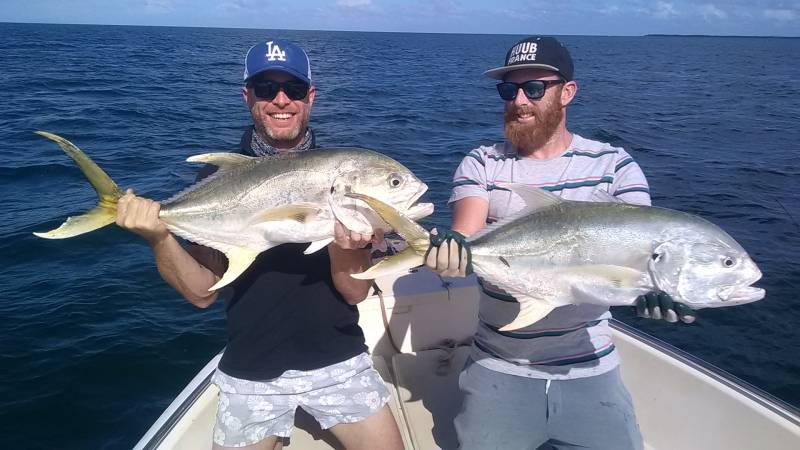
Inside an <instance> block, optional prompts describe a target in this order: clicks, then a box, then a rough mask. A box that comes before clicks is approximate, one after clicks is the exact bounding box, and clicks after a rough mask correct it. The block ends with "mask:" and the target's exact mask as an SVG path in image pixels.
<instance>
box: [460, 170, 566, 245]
mask: <svg viewBox="0 0 800 450" xmlns="http://www.w3.org/2000/svg"><path fill="white" fill-rule="evenodd" d="M497 186H499V187H501V188H503V189H507V190H509V191H511V192H513V193H514V194H516V195H517V196H518V197H520V198H521V199H522V201H523V202H524V203H525V206H524V207H523V208H522V209H521V210H519V211H517V212H515V213H514V214H509V215H508V216H506V217H504V218H502V219H500V220H498V221H497V222H495V223H493V224H491V225H488V226H486V227H484V228H483V229H481V230H480V231H478V232H477V233H475V234H473V235H472V236H470V239H469V240H470V241H474V240H476V239H478V238H480V237H482V236H484V235H486V234H489V233H491V232H492V231H493V230H495V229H496V228H500V227H502V226H503V225H505V224H507V223H509V222H513V221H515V220H517V219H519V218H520V217H522V216H527V215H530V214H533V213H535V212H536V211H540V210H543V209H547V208H550V207H551V206H555V205H558V204H559V203H563V202H565V201H566V200H563V199H562V198H561V197H559V196H557V195H555V194H553V193H552V192H548V191H545V190H544V189H540V188H536V187H533V186H526V185H524V184H519V183H497Z"/></svg>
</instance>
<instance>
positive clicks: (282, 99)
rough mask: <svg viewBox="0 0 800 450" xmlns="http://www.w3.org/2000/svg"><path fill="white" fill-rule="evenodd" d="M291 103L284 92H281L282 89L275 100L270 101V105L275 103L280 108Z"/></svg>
mask: <svg viewBox="0 0 800 450" xmlns="http://www.w3.org/2000/svg"><path fill="white" fill-rule="evenodd" d="M291 102H292V100H291V99H290V98H289V96H287V95H286V92H283V89H281V90H279V91H278V95H276V96H275V98H274V99H273V100H272V103H275V104H276V105H278V106H281V107H283V106H286V105H288V104H289V103H291Z"/></svg>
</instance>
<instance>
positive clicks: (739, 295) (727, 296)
mask: <svg viewBox="0 0 800 450" xmlns="http://www.w3.org/2000/svg"><path fill="white" fill-rule="evenodd" d="M760 278H761V275H760V274H759V276H757V277H755V279H753V280H752V281H750V282H749V283H745V284H740V285H738V286H729V287H726V288H722V289H720V290H719V291H718V292H717V297H719V299H720V300H721V302H720V303H715V304H712V305H708V307H710V308H717V307H723V306H736V305H744V304H746V303H752V302H755V301H758V300H761V299H762V298H764V297H765V296H766V295H767V291H766V290H764V289H762V288H759V287H755V286H751V285H752V284H753V283H755V282H756V281H758V280H759V279H760Z"/></svg>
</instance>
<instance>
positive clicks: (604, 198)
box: [592, 189, 625, 203]
mask: <svg viewBox="0 0 800 450" xmlns="http://www.w3.org/2000/svg"><path fill="white" fill-rule="evenodd" d="M592 201H593V202H601V203H625V202H623V201H622V200H620V199H618V198H617V197H614V196H613V195H611V194H609V193H608V192H606V191H602V190H600V189H595V190H593V191H592Z"/></svg>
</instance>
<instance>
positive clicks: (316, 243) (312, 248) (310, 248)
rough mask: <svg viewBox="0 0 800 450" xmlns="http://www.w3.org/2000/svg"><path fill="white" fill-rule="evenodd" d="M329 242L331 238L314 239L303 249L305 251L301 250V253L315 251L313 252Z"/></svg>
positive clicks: (306, 253)
mask: <svg viewBox="0 0 800 450" xmlns="http://www.w3.org/2000/svg"><path fill="white" fill-rule="evenodd" d="M331 242H333V238H327V239H322V240H319V241H314V242H312V243H311V245H309V246H308V247H307V248H306V249H305V251H303V254H304V255H310V254H312V253H315V252H317V251H319V250H320V249H322V248H323V247H325V246H327V245H328V244H330V243H331Z"/></svg>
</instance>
